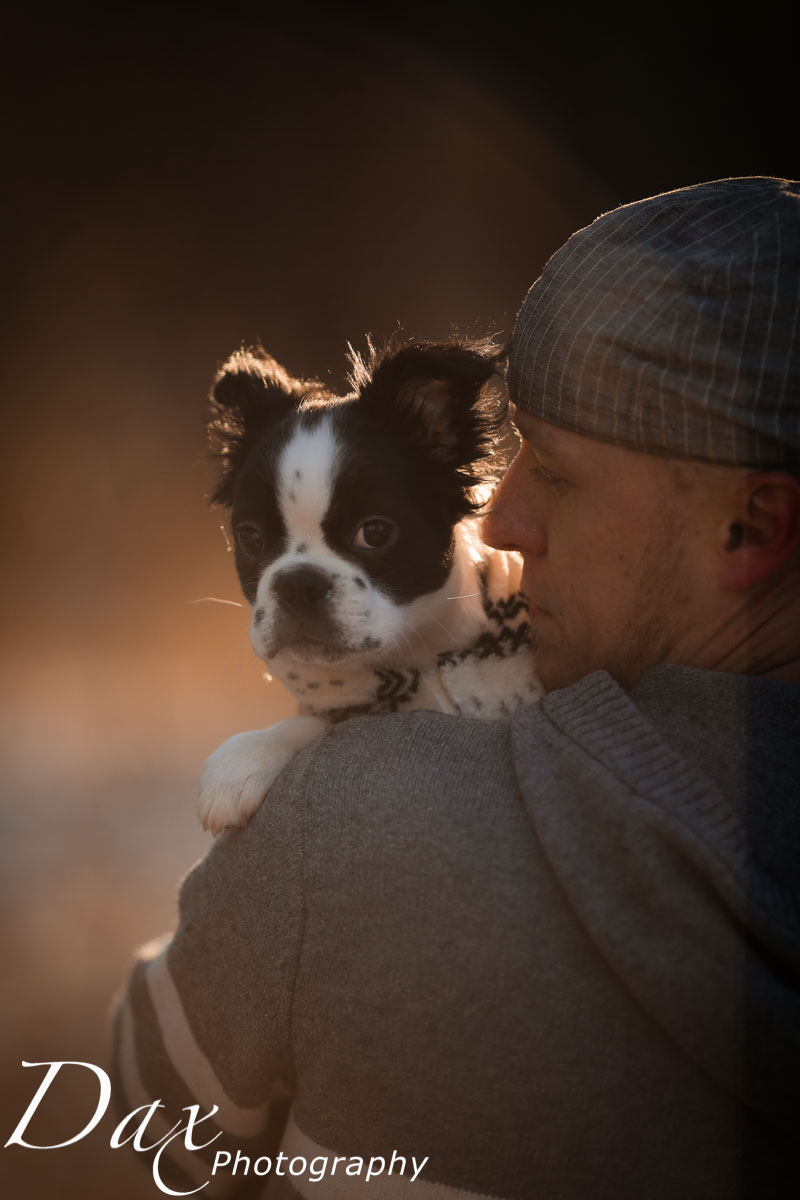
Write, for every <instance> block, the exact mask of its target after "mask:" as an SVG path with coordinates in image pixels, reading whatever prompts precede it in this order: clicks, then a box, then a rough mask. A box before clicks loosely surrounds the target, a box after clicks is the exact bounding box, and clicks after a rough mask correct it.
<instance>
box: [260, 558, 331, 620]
mask: <svg viewBox="0 0 800 1200" xmlns="http://www.w3.org/2000/svg"><path fill="white" fill-rule="evenodd" d="M332 587H333V584H332V583H331V581H330V579H329V578H328V576H327V575H326V574H325V573H324V572H323V571H318V570H317V569H316V567H295V568H294V569H293V570H291V571H281V573H280V575H276V576H275V578H274V579H273V581H272V590H273V591H274V592H275V594H276V596H277V597H278V599H279V600H280V602H281V605H282V606H283V608H284V609H285V610H286V611H287V612H308V611H309V610H312V611H313V610H316V609H318V608H319V606H320V605H321V603H322V601H323V600H325V598H326V597H327V595H328V593H329V592H330V590H331V588H332Z"/></svg>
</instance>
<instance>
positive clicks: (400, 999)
mask: <svg viewBox="0 0 800 1200" xmlns="http://www.w3.org/2000/svg"><path fill="white" fill-rule="evenodd" d="M799 307H800V189H799V188H798V186H797V185H794V184H790V183H787V182H786V181H781V180H774V179H760V178H752V179H741V180H723V181H719V182H717V183H712V184H706V185H700V186H698V187H695V188H689V189H684V190H681V191H677V192H673V193H668V194H666V195H663V196H658V197H653V198H651V199H649V200H645V201H642V202H641V203H639V204H633V205H629V206H626V207H624V208H622V209H617V210H615V211H614V212H611V213H607V214H605V215H604V216H602V217H600V218H599V219H598V220H597V221H596V222H594V223H593V224H592V225H591V226H589V227H588V228H587V229H584V230H581V231H579V232H578V233H577V234H575V235H574V237H573V238H571V239H570V241H569V242H568V243H567V244H566V246H564V247H563V248H562V250H561V251H559V252H558V253H557V254H556V255H555V256H554V258H553V259H551V260H550V262H549V263H548V264H547V266H546V268H545V271H544V273H543V275H542V277H541V278H540V279H539V280H538V281H537V283H536V284H534V286H533V288H532V289H531V292H530V293H529V295H528V297H527V299H526V301H525V303H524V305H523V307H522V310H521V312H520V315H519V318H518V321H517V325H516V328H515V331H514V335H513V339H512V344H511V349H510V357H509V390H510V395H511V400H512V402H513V404H514V405H515V406H516V408H515V414H516V421H517V424H518V427H519V430H520V433H521V435H522V447H521V450H520V453H519V455H518V457H517V458H516V460H515V461H514V463H513V464H512V466H511V468H510V470H509V471H508V473H507V475H506V477H505V479H504V481H503V483H502V484H501V486H500V488H499V490H498V492H497V494H496V496H495V498H494V501H493V503H492V505H491V511H490V513H489V514H488V516H487V519H486V536H487V539H488V540H490V541H491V542H493V543H494V544H495V545H499V546H503V547H517V548H518V549H519V550H521V552H522V554H523V555H524V560H525V567H524V576H523V585H524V588H525V591H526V594H527V595H528V596H529V597H530V600H531V624H532V630H533V636H534V642H535V647H536V654H537V661H538V664H539V669H540V672H541V677H542V680H543V682H544V685H545V688H546V691H547V693H548V694H547V695H546V696H545V698H544V699H543V700H542V701H541V703H540V704H538V705H532V706H530V707H527V708H525V709H523V710H522V711H521V712H519V713H518V714H517V716H516V717H515V718H514V720H513V721H511V722H510V723H507V722H502V721H497V722H494V721H487V722H473V721H467V720H462V719H459V718H453V717H446V716H443V715H441V714H432V713H405V714H398V715H396V716H393V717H388V718H369V719H368V720H366V721H358V720H354V721H350V722H346V723H344V724H342V725H341V726H338V727H336V728H334V729H333V730H332V731H331V732H330V733H329V734H328V735H327V736H326V738H325V739H324V741H323V742H322V743H321V744H319V745H317V746H316V747H314V748H312V749H311V750H309V751H308V752H307V753H306V754H304V755H303V756H301V757H300V758H299V759H298V760H296V762H295V763H294V764H292V766H291V767H290V768H289V769H287V771H286V772H285V773H284V775H283V776H282V777H281V779H280V780H279V781H278V784H277V785H276V788H275V790H274V792H273V793H271V795H270V799H269V803H268V804H266V805H265V806H264V807H263V808H262V810H261V811H260V812H259V813H258V814H257V815H256V817H255V818H254V819H253V821H252V822H251V824H250V825H249V826H248V827H247V829H246V830H244V831H243V832H241V833H237V834H235V835H228V836H226V837H225V838H223V839H222V840H221V841H220V843H219V844H217V845H216V846H215V847H214V850H213V851H212V853H211V854H210V855H209V856H208V858H207V859H206V860H205V861H204V862H203V863H202V864H201V865H200V866H199V867H198V868H197V869H196V870H195V871H194V872H193V873H192V875H190V876H189V878H188V879H187V881H186V883H185V884H184V887H183V892H182V901H181V920H180V926H179V929H178V932H177V933H176V935H175V938H174V939H173V940H172V942H171V943H170V944H169V946H168V947H167V948H166V949H163V948H162V949H161V950H160V953H156V952H155V951H153V952H152V954H151V955H150V956H149V957H148V956H144V957H143V959H142V961H141V962H140V964H139V965H138V966H137V968H136V970H135V972H134V975H133V977H132V981H131V984H130V986H129V991H128V996H127V999H126V1001H125V1002H124V1004H123V1006H122V1007H121V1009H120V1013H119V1018H118V1043H117V1051H116V1063H117V1070H118V1084H117V1087H118V1089H122V1090H123V1092H124V1095H125V1097H126V1099H127V1101H128V1104H129V1106H130V1107H133V1106H135V1105H142V1104H146V1103H149V1102H150V1101H151V1100H153V1099H154V1098H156V1097H158V1098H161V1099H163V1100H164V1102H165V1103H166V1104H167V1105H168V1107H169V1110H170V1113H176V1112H177V1111H178V1110H179V1109H180V1107H181V1105H185V1104H189V1103H197V1104H199V1105H200V1106H201V1108H202V1110H203V1111H204V1112H205V1111H207V1110H210V1109H211V1107H212V1105H217V1106H218V1111H217V1112H216V1113H215V1114H214V1116H213V1118H212V1119H210V1120H208V1121H207V1122H205V1124H204V1125H203V1126H201V1127H200V1130H201V1132H202V1136H201V1132H198V1133H197V1134H196V1135H195V1137H194V1143H193V1144H201V1143H203V1142H206V1141H209V1140H210V1139H211V1138H213V1137H214V1136H215V1135H216V1134H217V1133H218V1132H219V1131H220V1130H221V1131H223V1132H222V1134H221V1136H220V1137H219V1138H217V1139H216V1140H215V1141H213V1142H211V1144H210V1145H208V1146H207V1148H206V1149H201V1150H192V1149H187V1148H186V1146H185V1145H184V1144H183V1143H181V1142H179V1141H178V1140H177V1139H173V1141H172V1142H170V1144H169V1147H168V1150H169V1153H170V1155H171V1156H172V1158H173V1159H174V1161H175V1162H176V1163H177V1164H178V1169H177V1173H176V1174H175V1175H173V1176H171V1178H172V1181H173V1187H174V1188H175V1190H179V1191H189V1190H191V1189H193V1188H199V1187H200V1186H201V1185H202V1184H203V1182H204V1181H205V1180H209V1179H210V1182H209V1183H208V1184H207V1186H206V1187H205V1188H204V1191H205V1193H206V1194H208V1195H221V1194H226V1193H227V1192H230V1190H231V1189H232V1188H235V1187H236V1185H237V1184H239V1183H241V1182H243V1181H244V1162H245V1159H244V1158H241V1160H240V1169H239V1171H238V1174H237V1175H234V1174H233V1171H232V1169H231V1167H232V1163H233V1159H231V1160H230V1165H229V1169H228V1170H222V1169H219V1170H217V1171H216V1172H215V1173H214V1174H213V1175H211V1164H212V1163H213V1161H214V1158H215V1155H217V1154H219V1153H220V1152H222V1155H223V1157H224V1155H225V1154H226V1153H227V1154H230V1155H233V1154H235V1150H234V1148H233V1146H232V1145H231V1146H230V1149H226V1148H227V1147H228V1146H229V1139H233V1140H234V1141H235V1142H236V1143H237V1145H238V1148H239V1151H240V1153H241V1154H243V1155H246V1156H248V1157H249V1158H250V1160H251V1161H252V1162H256V1161H261V1162H262V1164H264V1163H267V1162H268V1163H269V1170H268V1172H267V1173H266V1176H265V1178H263V1179H261V1181H260V1182H261V1183H264V1184H266V1191H265V1195H269V1196H271V1197H273V1196H274V1197H289V1196H297V1195H301V1196H317V1195H319V1196H336V1197H348V1196H350V1195H351V1194H355V1193H356V1192H359V1193H360V1190H363V1188H362V1185H364V1184H365V1183H366V1178H365V1177H366V1172H367V1167H366V1163H367V1162H369V1160H370V1159H374V1161H375V1162H376V1164H377V1163H379V1162H383V1163H384V1167H385V1169H384V1170H380V1171H379V1170H378V1167H377V1165H376V1167H375V1173H374V1175H375V1177H373V1178H371V1179H370V1180H369V1182H370V1191H369V1192H368V1194H369V1195H371V1196H373V1197H376V1198H377V1197H392V1198H394V1197H397V1198H403V1197H405V1196H407V1195H410V1196H417V1197H418V1198H420V1200H446V1197H450V1196H453V1197H462V1198H463V1200H468V1198H469V1197H476V1196H486V1195H491V1196H498V1197H504V1198H506V1197H507V1198H513V1200H538V1198H539V1197H541V1198H544V1200H560V1198H569V1200H578V1198H580V1200H583V1198H586V1197H591V1198H603V1200H604V1198H608V1200H611V1198H612V1197H613V1200H623V1198H627V1197H631V1198H633V1197H637V1198H638V1197H647V1198H660V1197H665V1198H666V1197H669V1198H670V1200H672V1198H674V1197H681V1198H686V1197H698V1198H699V1197H703V1200H711V1198H720V1200H722V1198H723V1197H724V1198H725V1200H730V1198H733V1197H739V1196H748V1197H762V1196H763V1197H776V1196H782V1195H787V1196H789V1195H797V1194H798V1193H797V1187H798V1183H799V1182H800V1168H799V1167H798V1141H799V1139H798V1130H800V996H799V995H798V979H799V978H800V889H798V881H799V879H800V870H799V869H798V861H799V860H798V853H799V852H800V806H798V804H797V792H798V788H797V779H798V770H799V769H800V738H798V730H800V722H798V714H799V713H800V686H798V685H800V620H799V619H798V618H800V480H798V467H799V466H800V354H799V353H798V348H797V329H798V308H799ZM282 1093H283V1094H286V1093H289V1094H291V1097H292V1104H291V1113H290V1115H289V1118H288V1123H287V1125H286V1129H285V1132H284V1134H283V1142H282V1154H283V1157H282V1159H281V1158H279V1157H278V1155H277V1144H276V1142H275V1138H276V1137H277V1136H279V1133H280V1125H281V1122H282V1119H283V1116H284V1114H285V1106H284V1107H281V1102H280V1101H279V1100H278V1101H277V1103H276V1102H275V1098H276V1097H278V1096H280V1095H281V1094H282ZM271 1101H272V1102H273V1103H272V1108H271V1109H270V1103H271ZM270 1111H272V1113H273V1130H270V1129H268V1128H267V1122H268V1120H269V1113H270ZM173 1119H174V1118H173ZM159 1120H160V1121H162V1125H163V1133H164V1134H165V1135H166V1133H167V1131H168V1129H169V1128H170V1125H171V1124H172V1122H171V1121H170V1124H167V1123H166V1119H165V1118H162V1115H161V1114H160V1113H159V1114H158V1120H156V1121H155V1122H154V1123H153V1125H152V1126H151V1133H156V1132H157V1130H158V1129H159V1128H160V1126H159V1125H158V1121H159ZM265 1129H266V1130H267V1132H266V1133H265V1132H264V1131H265ZM159 1136H160V1134H159ZM270 1138H272V1139H273V1140H272V1141H270ZM151 1140H154V1139H153V1138H151ZM265 1147H266V1148H265ZM258 1155H262V1156H263V1157H262V1159H261V1160H258V1157H257V1156H258ZM393 1155H394V1156H395V1157H394V1158H393V1157H392V1156H393ZM401 1156H402V1159H404V1160H405V1161H404V1162H403V1165H402V1167H401V1165H400V1164H401ZM412 1157H413V1164H414V1166H413V1170H412ZM423 1160H424V1161H423ZM313 1162H316V1163H318V1164H322V1163H324V1164H325V1165H324V1171H323V1173H324V1177H320V1178H319V1179H318V1180H317V1181H314V1178H313V1176H312V1174H311V1165H310V1164H312V1163H313ZM302 1164H306V1165H307V1167H308V1169H307V1170H304V1168H303V1165H302ZM357 1164H362V1165H361V1167H358V1166H357ZM418 1164H422V1165H421V1166H420V1167H419V1170H418V1171H417V1177H416V1178H415V1179H414V1180H413V1182H412V1175H413V1171H414V1170H416V1168H417V1166H418ZM293 1168H294V1169H293ZM322 1169H323V1168H322V1167H320V1166H318V1167H317V1172H318V1173H319V1171H320V1170H322ZM262 1170H265V1167H263V1166H262ZM181 1172H183V1174H181ZM248 1182H251V1183H252V1182H254V1180H253V1178H252V1176H251V1177H250V1179H249V1180H248Z"/></svg>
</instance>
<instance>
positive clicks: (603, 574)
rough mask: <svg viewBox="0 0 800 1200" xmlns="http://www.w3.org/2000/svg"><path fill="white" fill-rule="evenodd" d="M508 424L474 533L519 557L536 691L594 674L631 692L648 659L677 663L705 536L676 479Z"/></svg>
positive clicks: (655, 463) (587, 443) (532, 427)
mask: <svg viewBox="0 0 800 1200" xmlns="http://www.w3.org/2000/svg"><path fill="white" fill-rule="evenodd" d="M517 426H518V429H519V432H520V436H521V438H522V445H521V448H520V451H519V453H518V455H517V457H516V458H515V459H514V462H513V463H512V464H511V466H510V468H509V470H508V472H507V474H506V476H505V478H504V479H503V481H502V483H501V484H500V486H499V487H498V489H497V491H496V492H495V495H494V497H493V500H492V502H491V504H490V508H489V512H488V515H487V516H486V518H485V522H484V529H483V535H484V537H485V539H486V541H488V542H489V543H490V544H491V545H493V546H496V547H498V548H504V549H517V550H519V551H521V553H522V555H523V559H524V568H523V574H522V588H523V591H524V592H525V594H526V596H527V597H528V599H529V600H530V602H531V604H530V618H531V629H532V634H533V643H534V650H535V652H536V656H537V663H538V669H539V674H540V678H541V680H542V683H543V684H544V687H545V689H546V690H547V691H551V690H553V689H554V688H559V687H566V686H567V685H569V684H571V683H574V682H576V681H577V680H578V679H582V678H583V677H584V676H585V675H588V674H589V673H590V672H591V671H596V670H599V669H603V670H606V671H608V672H609V673H610V674H611V675H612V676H613V677H614V678H615V679H616V680H617V681H618V682H619V683H620V684H622V685H623V686H626V687H630V686H632V685H633V684H634V683H635V682H636V681H637V679H638V678H639V677H640V676H641V675H642V674H643V673H644V671H646V670H648V669H649V668H650V667H651V666H655V665H656V664H657V663H660V662H667V661H672V662H685V661H688V659H687V657H686V651H687V645H688V642H690V641H691V611H690V610H691V601H692V599H693V597H694V595H695V594H696V591H697V588H698V585H701V581H700V576H699V574H698V571H700V570H701V569H702V556H701V555H700V554H699V553H698V550H699V546H700V543H701V540H702V538H703V534H704V530H703V528H702V522H700V521H698V520H697V519H696V516H695V514H694V512H693V511H692V504H691V490H692V489H691V488H689V490H688V492H687V491H686V490H683V489H682V486H681V484H682V483H683V482H685V476H684V474H683V473H682V472H681V470H680V469H676V465H675V464H673V463H672V462H670V460H667V459H662V458H659V457H657V456H655V455H647V454H637V453H635V452H633V451H631V450H626V449H624V448H622V447H619V446H613V445H610V444H609V443H605V442H598V441H595V440H593V439H591V438H587V437H583V436H581V435H579V434H575V433H570V432H568V431H567V430H563V429H560V428H557V427H556V426H553V425H549V424H546V423H545V422H544V421H540V420H538V419H537V418H534V417H529V416H526V415H525V414H523V413H518V414H517ZM701 586H702V585H701Z"/></svg>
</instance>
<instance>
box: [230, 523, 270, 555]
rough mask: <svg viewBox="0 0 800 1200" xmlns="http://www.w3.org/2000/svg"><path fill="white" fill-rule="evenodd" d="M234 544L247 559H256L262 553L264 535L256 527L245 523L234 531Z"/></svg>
mask: <svg viewBox="0 0 800 1200" xmlns="http://www.w3.org/2000/svg"><path fill="white" fill-rule="evenodd" d="M234 536H235V538H236V544H237V546H238V547H239V549H240V550H241V551H242V554H246V555H247V557H248V558H258V556H259V554H263V552H264V533H263V531H262V530H261V529H259V527H258V525H253V524H250V523H246V524H243V525H237V526H236V529H235V530H234Z"/></svg>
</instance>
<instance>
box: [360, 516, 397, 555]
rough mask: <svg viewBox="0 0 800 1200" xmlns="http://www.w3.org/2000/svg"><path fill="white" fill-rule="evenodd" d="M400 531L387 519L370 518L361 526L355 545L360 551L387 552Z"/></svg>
mask: <svg viewBox="0 0 800 1200" xmlns="http://www.w3.org/2000/svg"><path fill="white" fill-rule="evenodd" d="M398 533H399V530H398V528H397V526H396V525H395V523H394V521H389V520H387V519H386V517H370V518H369V520H368V521H364V523H363V525H359V527H358V529H357V530H356V536H355V537H354V538H353V545H354V546H355V547H357V549H359V550H385V549H386V548H387V547H388V546H391V545H392V543H393V542H394V541H395V540H396V539H397V534H398Z"/></svg>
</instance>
